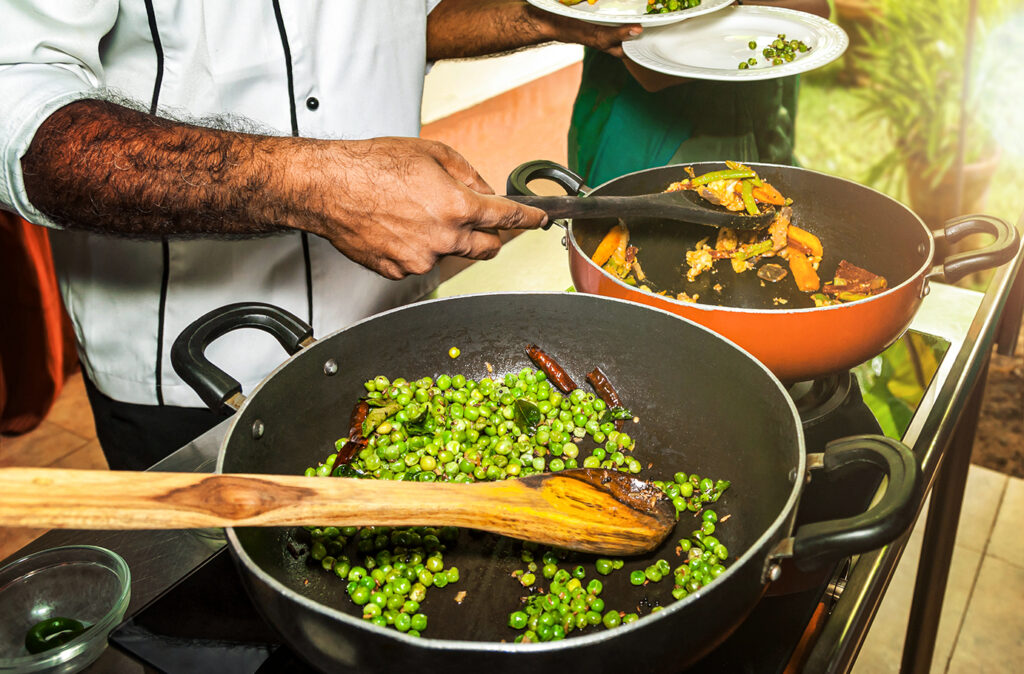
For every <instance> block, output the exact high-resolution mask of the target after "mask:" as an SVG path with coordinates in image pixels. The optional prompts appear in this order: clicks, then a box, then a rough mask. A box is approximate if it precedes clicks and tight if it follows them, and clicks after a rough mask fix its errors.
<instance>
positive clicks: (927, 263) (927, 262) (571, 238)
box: [565, 161, 935, 315]
mask: <svg viewBox="0 0 1024 674" xmlns="http://www.w3.org/2000/svg"><path fill="white" fill-rule="evenodd" d="M715 163H722V162H716V161H709V162H689V163H682V164H668V165H665V166H655V167H653V168H648V169H641V170H640V171H633V172H632V173H626V174H623V175H621V176H618V177H617V178H612V179H611V180H608V181H605V182H603V183H601V184H600V185H598V186H597V187H595V188H593V189H591V190H590V191H588V192H587V193H586V194H587V196H589V195H591V194H595V193H597V192H598V191H599V190H601V189H603V188H605V187H608V186H610V185H612V184H614V183H616V182H617V181H619V180H622V179H624V178H628V177H631V176H636V175H641V174H644V173H654V172H657V171H663V170H665V169H670V168H676V167H678V168H680V169H682V167H685V166H694V165H696V164H715ZM744 164H745V165H746V166H751V167H754V168H759V167H769V168H773V169H784V170H787V171H790V172H798V173H813V174H816V175H819V176H823V177H825V178H828V179H830V180H838V181H840V182H843V183H847V184H849V185H852V186H854V187H857V188H860V189H864V190H867V191H869V192H873V193H874V194H876V195H878V196H879V197H882V198H884V199H885V200H887V201H890V202H892V203H893V204H895V205H897V206H899V207H900V208H901V209H903V210H904V211H906V212H907V213H908V214H910V215H911V216H912V217H913V220H914V221H915V222H916V223H917V224H918V225H919V226H920V227H921V230H922V231H923V232H924V233H925V235H926V237H927V239H928V251H927V254H926V255H925V259H924V262H923V263H922V264H921V266H920V267H919V268H918V269H917V271H915V272H914V273H913V274H912V275H911V276H910V277H908V278H907V279H906V280H905V281H903V282H902V283H900V284H899V285H896V286H890V287H889V288H886V289H885V290H884V291H882V292H880V293H878V294H877V295H872V296H870V297H866V298H864V299H861V300H854V301H853V302H843V303H842V304H835V305H831V306H825V307H803V308H791V309H790V308H786V309H754V308H744V307H731V306H719V305H717V304H704V303H702V302H684V301H683V300H677V299H676V298H674V297H670V296H668V295H658V294H656V293H644V291H643V290H640V289H639V288H637V287H636V286H631V285H629V284H628V283H626V282H625V281H623V280H622V279H619V278H616V277H615V276H614V275H612V274H609V273H608V272H606V271H605V270H604V269H602V268H601V267H600V266H598V265H597V264H596V263H595V262H594V261H593V260H592V259H590V256H589V255H587V254H586V253H584V252H583V248H582V247H581V246H580V245H579V243H578V242H577V241H576V233H575V231H574V229H573V227H574V225H575V224H576V223H575V221H572V220H570V222H569V224H568V226H566V228H565V230H566V236H567V239H566V240H567V241H568V242H569V243H571V244H572V246H571V249H570V250H569V252H570V254H575V255H578V256H579V257H580V258H581V259H582V260H584V261H585V262H586V264H588V265H590V266H592V267H593V268H594V269H596V270H597V271H598V272H600V273H601V274H602V275H604V276H606V277H607V278H608V280H610V281H612V282H613V283H615V284H617V285H618V286H620V287H622V288H623V289H624V290H627V291H632V292H637V293H643V294H645V295H651V296H653V297H657V298H658V299H659V300H664V301H666V302H668V303H669V304H670V305H675V306H682V307H692V308H694V309H696V310H698V311H708V312H712V311H716V312H717V311H726V312H732V313H742V314H758V315H760V314H764V315H787V314H806V313H811V312H826V311H837V310H842V309H843V308H844V307H847V306H851V305H867V304H869V303H871V302H874V301H876V300H879V299H880V298H883V297H886V296H888V295H890V294H896V293H897V292H899V291H901V290H902V289H903V288H905V287H907V286H911V285H916V284H917V283H919V282H920V281H921V279H922V278H923V277H924V276H925V275H926V274H927V273H928V272H929V271H930V270H931V268H932V266H933V261H934V259H935V237H934V235H933V234H932V230H931V229H929V228H928V225H926V224H925V222H924V220H922V219H921V216H919V215H918V214H917V213H915V212H914V211H913V210H911V209H910V207H909V206H907V205H906V204H904V203H903V202H902V201H899V200H898V199H895V198H893V197H891V196H889V195H888V194H885V193H884V192H880V191H879V190H876V189H875V188H873V187H869V186H867V185H862V184H861V183H858V182H854V181H852V180H850V179H848V178H842V177H840V176H835V175H832V174H830V173H825V172H824V171H815V170H813V169H808V168H803V167H800V166H787V165H785V164H766V163H759V162H744Z"/></svg>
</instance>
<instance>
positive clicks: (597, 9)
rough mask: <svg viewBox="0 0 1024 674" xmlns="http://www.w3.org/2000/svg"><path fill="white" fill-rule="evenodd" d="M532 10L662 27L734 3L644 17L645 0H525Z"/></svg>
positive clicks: (706, 3) (719, 1) (705, 1)
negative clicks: (568, 1)
mask: <svg viewBox="0 0 1024 674" xmlns="http://www.w3.org/2000/svg"><path fill="white" fill-rule="evenodd" d="M526 1H527V2H529V3H530V4H531V5H533V6H534V7H538V8H540V9H543V10H546V11H548V12H551V13H553V14H561V15H562V16H568V17H571V18H573V19H579V20H581V21H589V22H590V23H602V24H619V23H639V24H640V25H642V26H664V25H666V24H669V23H676V22H678V21H682V20H683V19H689V18H691V17H694V16H700V15H701V14H707V13H709V12H715V11H718V10H719V9H722V8H723V7H726V6H728V5H729V4H731V3H732V2H735V0H701V3H700V4H699V5H697V6H696V7H691V8H690V9H680V10H677V11H675V12H667V13H665V14H644V10H645V9H647V0H597V2H596V3H594V4H593V5H592V4H590V3H589V2H587V0H583V2H580V3H578V4H575V5H563V4H562V3H560V2H559V1H558V0H526Z"/></svg>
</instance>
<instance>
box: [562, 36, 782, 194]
mask: <svg viewBox="0 0 1024 674" xmlns="http://www.w3.org/2000/svg"><path fill="white" fill-rule="evenodd" d="M797 87H798V80H797V78H796V77H784V78H779V79H773V80H762V81H758V82H709V81H704V80H692V81H690V82H686V83H684V84H680V85H677V86H674V87H669V88H668V89H663V90H661V91H657V92H654V93H651V92H648V91H645V90H644V89H643V87H641V86H640V85H639V84H638V83H637V82H636V80H634V79H633V77H632V76H631V75H630V74H629V72H628V71H627V70H626V67H625V66H624V65H623V64H622V61H620V60H619V59H617V58H615V57H613V56H609V55H608V54H605V53H603V52H598V51H594V50H591V49H588V50H587V51H586V55H585V56H584V58H583V78H582V81H581V82H580V89H579V93H578V94H577V96H576V102H575V104H574V105H573V111H572V123H571V126H570V128H569V164H570V167H571V168H572V169H573V170H575V171H576V172H577V173H579V174H580V175H581V176H583V178H584V180H585V182H586V183H587V184H588V185H591V186H597V185H600V184H602V183H605V182H607V181H609V180H611V179H612V178H616V177H618V176H620V175H623V174H626V173H631V172H633V171H639V170H641V169H646V168H651V167H654V166H664V165H666V164H676V163H688V162H696V161H712V160H725V159H732V160H734V161H741V162H742V161H751V162H754V161H760V162H768V163H773V164H792V163H794V159H793V140H794V138H793V135H794V134H793V131H794V121H795V118H796V96H797Z"/></svg>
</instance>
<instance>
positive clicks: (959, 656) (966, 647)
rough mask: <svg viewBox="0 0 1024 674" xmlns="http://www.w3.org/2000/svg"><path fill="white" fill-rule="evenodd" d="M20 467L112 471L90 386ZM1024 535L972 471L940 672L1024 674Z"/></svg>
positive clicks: (1, 459)
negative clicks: (99, 435) (95, 418)
mask: <svg viewBox="0 0 1024 674" xmlns="http://www.w3.org/2000/svg"><path fill="white" fill-rule="evenodd" d="M15 465H39V466H62V467H68V468H97V469H99V468H106V462H105V461H104V460H103V455H102V453H101V451H100V448H99V443H98V442H97V441H96V432H95V428H94V427H93V423H92V415H91V414H90V412H89V404H88V401H87V399H86V395H85V389H84V387H83V385H82V379H81V376H76V377H74V378H72V379H71V380H70V381H69V382H68V383H67V385H66V386H65V388H64V391H63V392H62V394H61V396H60V399H59V400H58V401H57V404H56V405H55V406H54V408H53V411H52V412H51V413H50V415H49V417H48V418H47V420H46V421H44V422H43V423H42V425H41V426H40V427H39V428H38V429H37V430H35V431H33V432H32V433H30V434H28V435H25V436H22V437H19V438H0V466H15ZM922 521H923V518H922ZM1022 527H1024V480H1021V479H1018V478H1011V477H1007V476H1006V475H1003V474H1001V473H997V472H995V471H992V470H988V469H986V468H981V467H979V466H972V467H971V471H970V474H969V476H968V481H967V493H966V496H965V501H964V507H963V512H962V515H961V518H960V528H959V530H958V532H957V543H956V550H955V552H954V555H953V567H952V571H951V573H950V578H949V585H948V588H947V591H946V601H945V604H944V606H943V613H942V618H941V620H940V624H939V637H938V643H937V645H936V650H935V657H934V660H933V664H932V671H933V672H951V673H956V674H961V673H963V674H975V673H979V672H980V673H989V672H1007V673H1009V672H1020V671H1024V610H1022V609H1021V602H1022V600H1024V536H1022V535H1021V533H1020V532H1021V528H1022ZM0 533H2V535H0V559H3V558H5V557H7V556H8V555H10V554H11V553H13V552H15V551H16V550H18V549H19V548H21V547H22V546H24V545H25V544H27V543H28V542H29V541H31V540H33V539H34V538H35V537H36V536H38V535H39V534H41V533H42V531H41V530H37V529H10V528H7V529H3V530H0ZM920 547H921V532H920V527H918V529H916V530H915V531H914V533H913V534H912V535H911V540H910V544H909V545H908V548H907V550H906V552H905V553H904V555H903V560H902V561H901V563H900V566H899V568H898V569H897V570H896V574H895V577H894V578H893V581H892V584H891V585H890V588H889V591H888V593H887V594H886V597H885V600H884V601H883V603H882V606H881V608H880V609H879V612H878V615H877V617H876V619H875V622H874V624H873V626H872V629H871V632H870V633H869V634H868V638H867V641H866V643H865V644H864V648H863V649H862V650H861V653H860V656H859V657H858V659H857V664H856V666H855V669H854V671H855V672H856V673H857V674H876V673H883V672H896V671H898V670H899V663H900V654H901V649H902V643H903V637H904V632H905V630H906V622H907V616H908V614H909V611H910V598H911V592H912V589H913V582H914V575H915V572H916V568H917V561H918V558H919V555H920Z"/></svg>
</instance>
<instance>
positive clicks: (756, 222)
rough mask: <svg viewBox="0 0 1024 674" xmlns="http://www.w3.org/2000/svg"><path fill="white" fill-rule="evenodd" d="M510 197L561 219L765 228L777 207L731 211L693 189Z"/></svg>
mask: <svg viewBox="0 0 1024 674" xmlns="http://www.w3.org/2000/svg"><path fill="white" fill-rule="evenodd" d="M505 198H506V199H511V200H512V201H515V202H518V203H520V204H525V205H527V206H533V207H535V208H539V209H541V210H542V211H544V212H546V213H547V214H548V216H549V217H550V218H552V219H557V218H630V217H648V218H667V219H670V220H682V221H684V222H692V223H696V224H700V225H709V226H711V227H732V228H734V229H763V228H765V227H767V226H768V225H770V224H771V223H772V220H773V219H774V218H775V210H774V209H772V208H768V209H766V210H765V211H764V212H762V213H761V214H759V215H748V214H747V213H745V212H737V211H729V210H726V209H724V208H719V207H716V206H713V205H711V204H710V203H709V202H708V201H706V200H705V199H704V198H703V197H701V196H700V195H698V194H697V193H696V192H693V191H692V190H679V191H677V192H659V193H657V194H641V195H637V196H631V197H602V196H595V197H570V196H558V197H541V196H533V195H528V196H520V195H512V194H510V195H506V196H505Z"/></svg>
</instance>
